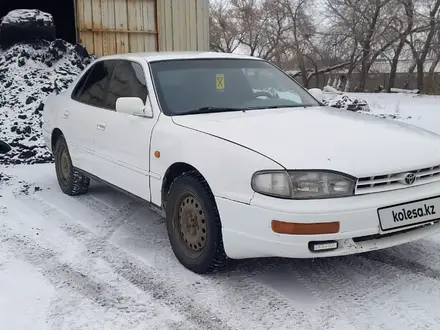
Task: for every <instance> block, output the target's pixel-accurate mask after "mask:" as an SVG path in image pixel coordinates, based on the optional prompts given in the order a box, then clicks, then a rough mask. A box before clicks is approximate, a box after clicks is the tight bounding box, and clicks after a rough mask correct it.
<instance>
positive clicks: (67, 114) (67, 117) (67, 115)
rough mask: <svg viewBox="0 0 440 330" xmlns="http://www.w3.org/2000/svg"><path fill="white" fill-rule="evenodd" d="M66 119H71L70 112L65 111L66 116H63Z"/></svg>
mask: <svg viewBox="0 0 440 330" xmlns="http://www.w3.org/2000/svg"><path fill="white" fill-rule="evenodd" d="M63 117H64V119H69V111H67V110H64V115H63Z"/></svg>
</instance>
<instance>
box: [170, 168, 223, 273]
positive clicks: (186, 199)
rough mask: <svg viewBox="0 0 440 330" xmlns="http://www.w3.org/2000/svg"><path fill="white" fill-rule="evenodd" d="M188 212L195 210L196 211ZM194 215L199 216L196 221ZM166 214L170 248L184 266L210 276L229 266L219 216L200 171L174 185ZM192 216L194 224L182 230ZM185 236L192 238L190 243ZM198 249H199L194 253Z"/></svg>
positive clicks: (183, 175)
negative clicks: (190, 232)
mask: <svg viewBox="0 0 440 330" xmlns="http://www.w3.org/2000/svg"><path fill="white" fill-rule="evenodd" d="M191 203H192V204H191ZM187 209H188V210H192V209H194V212H193V211H188V210H187ZM184 212H187V213H185V214H184ZM193 213H194V214H195V215H196V216H197V219H196V220H194V216H193V215H192V214H193ZM166 215H167V231H168V238H169V240H170V243H171V247H172V249H173V252H174V254H175V255H176V258H177V259H178V260H179V262H180V263H181V264H182V265H183V266H184V267H186V268H187V269H189V270H191V271H193V272H195V273H198V274H207V273H212V272H215V271H216V270H219V269H220V268H222V267H224V266H225V265H226V263H227V260H228V258H227V256H226V253H225V251H224V248H223V239H222V231H221V222H220V216H219V213H218V210H217V206H216V204H215V200H214V196H213V195H212V192H211V190H210V189H209V187H208V184H207V183H206V181H205V180H204V179H203V178H202V177H201V176H200V175H199V174H198V173H197V172H186V173H184V174H182V175H181V176H179V177H178V178H177V179H175V180H174V182H173V183H172V184H171V187H170V189H169V193H168V198H167V205H166ZM189 217H192V218H191V221H192V222H193V225H192V226H186V227H191V228H192V229H188V228H186V229H182V228H183V227H182V222H185V221H189V220H188V218H189ZM184 218H185V219H186V220H183V219H184ZM194 222H197V225H194ZM185 230H186V231H190V230H193V231H194V232H198V234H200V235H198V234H194V235H191V234H188V233H186V234H185V233H184V231H185ZM185 235H187V236H185ZM185 237H188V238H190V241H189V242H188V240H186V238H185ZM197 241H198V243H195V242H197ZM191 242H192V243H194V245H193V246H191V247H190V246H189V245H190V244H192V243H191ZM195 248H197V249H200V250H199V251H195Z"/></svg>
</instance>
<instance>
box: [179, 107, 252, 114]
mask: <svg viewBox="0 0 440 330" xmlns="http://www.w3.org/2000/svg"><path fill="white" fill-rule="evenodd" d="M246 110H249V109H248V108H227V107H202V108H198V109H195V110H189V111H186V112H184V113H181V114H180V115H195V114H199V113H214V112H232V111H243V112H244V111H246Z"/></svg>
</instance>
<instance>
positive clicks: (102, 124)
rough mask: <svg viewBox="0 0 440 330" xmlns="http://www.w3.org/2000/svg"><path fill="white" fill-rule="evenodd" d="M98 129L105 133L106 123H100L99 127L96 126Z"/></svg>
mask: <svg viewBox="0 0 440 330" xmlns="http://www.w3.org/2000/svg"><path fill="white" fill-rule="evenodd" d="M96 127H97V128H98V129H99V130H101V131H105V127H106V125H105V123H99V124H98V125H96Z"/></svg>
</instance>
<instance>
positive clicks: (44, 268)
mask: <svg viewBox="0 0 440 330" xmlns="http://www.w3.org/2000/svg"><path fill="white" fill-rule="evenodd" d="M1 242H2V245H3V244H4V245H5V246H8V247H9V249H10V250H11V251H13V253H14V255H15V257H16V258H17V259H19V260H22V261H25V262H27V263H29V264H31V265H33V266H35V267H37V268H38V269H39V271H40V272H41V274H42V275H43V276H44V277H45V278H46V279H47V280H48V281H49V282H50V283H51V284H52V285H53V286H54V287H55V288H56V290H57V292H58V293H61V296H62V298H60V297H58V299H56V300H55V308H53V309H52V310H51V311H49V320H48V321H49V322H50V323H51V325H52V326H54V327H55V328H57V329H60V328H63V326H64V325H65V323H66V322H68V323H69V324H70V323H71V317H68V314H69V313H72V314H75V313H78V310H83V309H84V307H83V306H81V305H83V304H88V303H90V304H92V305H95V306H97V307H98V308H99V309H102V310H104V311H105V312H107V316H106V317H105V318H107V319H108V318H109V315H110V319H109V320H107V322H110V323H111V324H112V326H118V327H121V328H123V327H124V326H126V325H127V324H129V323H132V324H133V323H135V324H136V323H137V324H144V323H145V322H146V321H151V320H154V319H155V318H156V317H157V311H155V310H154V306H151V305H150V304H146V303H142V302H140V301H142V300H143V299H142V298H143V297H140V296H136V298H134V297H132V296H129V295H127V294H126V291H125V290H124V291H121V290H119V289H118V288H117V287H115V286H114V285H112V284H111V283H109V282H104V281H101V280H99V279H98V278H99V275H100V274H97V273H96V272H95V271H94V269H85V270H82V271H80V270H77V269H74V268H73V267H72V266H71V265H68V264H66V263H62V262H60V261H59V260H58V258H59V257H60V256H61V255H60V254H59V253H56V252H54V251H52V250H48V249H46V248H44V247H41V246H40V245H39V244H37V243H36V242H33V241H31V240H29V239H27V238H24V237H18V236H16V235H14V234H11V235H10V236H9V237H7V238H3V239H2V240H1ZM63 293H64V294H63ZM58 295H60V294H58ZM66 299H67V301H66ZM74 309H78V310H77V311H75V310H74ZM163 319H165V318H163ZM165 320H166V319H165ZM160 323H162V325H164V324H163V322H160ZM176 323H177V322H174V321H173V320H172V319H169V318H168V320H167V321H166V322H165V325H166V326H168V325H169V326H173V327H174V326H175V325H179V324H176ZM88 326H90V324H89V325H88ZM84 328H85V327H82V326H79V327H78V328H76V329H84ZM157 329H161V328H160V327H159V328H157Z"/></svg>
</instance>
